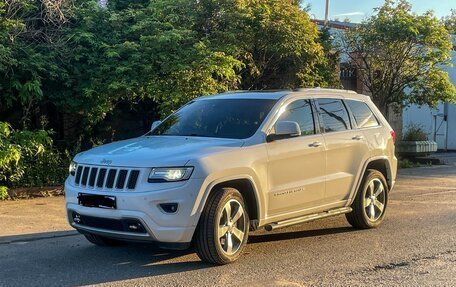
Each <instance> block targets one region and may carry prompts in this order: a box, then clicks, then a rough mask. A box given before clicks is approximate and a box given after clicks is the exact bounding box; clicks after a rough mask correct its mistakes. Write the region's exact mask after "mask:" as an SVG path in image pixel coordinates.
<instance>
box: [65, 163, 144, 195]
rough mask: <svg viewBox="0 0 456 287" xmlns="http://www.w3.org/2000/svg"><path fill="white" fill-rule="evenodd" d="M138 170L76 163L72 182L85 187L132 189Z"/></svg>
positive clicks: (137, 176)
mask: <svg viewBox="0 0 456 287" xmlns="http://www.w3.org/2000/svg"><path fill="white" fill-rule="evenodd" d="M139 175H140V170H139V169H132V168H122V167H118V168H117V167H107V166H91V165H78V168H77V170H76V174H75V179H74V183H75V185H76V186H79V187H82V188H86V189H107V190H119V191H128V190H134V189H135V188H136V185H137V183H138V180H139Z"/></svg>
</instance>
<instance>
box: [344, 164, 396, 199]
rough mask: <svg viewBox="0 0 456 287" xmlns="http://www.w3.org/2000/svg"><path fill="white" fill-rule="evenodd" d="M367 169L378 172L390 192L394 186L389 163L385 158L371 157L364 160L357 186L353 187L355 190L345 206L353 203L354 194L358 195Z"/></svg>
mask: <svg viewBox="0 0 456 287" xmlns="http://www.w3.org/2000/svg"><path fill="white" fill-rule="evenodd" d="M369 169H375V170H378V171H379V172H381V173H382V174H383V176H384V177H385V179H386V182H387V184H388V190H391V188H392V187H393V184H394V179H393V175H392V170H391V163H390V161H389V159H388V157H386V156H378V157H372V158H369V159H367V160H366V162H365V163H364V165H363V168H362V169H361V173H360V175H359V177H358V181H357V184H356V185H355V189H354V191H353V192H352V195H351V196H350V200H349V201H348V203H347V206H350V205H351V204H352V202H353V200H354V199H355V197H356V194H357V193H358V190H359V186H360V185H361V183H362V181H363V178H364V175H365V174H366V171H367V170H369Z"/></svg>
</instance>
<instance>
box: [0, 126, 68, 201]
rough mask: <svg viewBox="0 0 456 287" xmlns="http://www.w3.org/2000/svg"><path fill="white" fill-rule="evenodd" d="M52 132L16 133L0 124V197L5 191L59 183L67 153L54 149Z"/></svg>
mask: <svg viewBox="0 0 456 287" xmlns="http://www.w3.org/2000/svg"><path fill="white" fill-rule="evenodd" d="M51 134H52V132H51V131H46V130H38V131H28V130H23V131H16V130H13V129H12V128H11V126H10V125H9V124H8V123H4V122H0V198H1V199H5V198H6V197H7V192H6V191H7V188H14V187H31V186H48V185H56V184H62V182H63V181H64V179H65V176H66V174H67V167H68V161H69V160H68V158H69V156H68V155H67V153H61V152H59V151H57V150H56V149H55V148H54V147H53V141H52V139H51V137H50V135H51Z"/></svg>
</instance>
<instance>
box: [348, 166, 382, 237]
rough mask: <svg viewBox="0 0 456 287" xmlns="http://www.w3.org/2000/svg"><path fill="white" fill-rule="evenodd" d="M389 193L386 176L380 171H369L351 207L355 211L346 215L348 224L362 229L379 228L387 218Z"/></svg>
mask: <svg viewBox="0 0 456 287" xmlns="http://www.w3.org/2000/svg"><path fill="white" fill-rule="evenodd" d="M388 192H389V190H388V184H387V182H386V179H385V176H383V174H382V173H381V172H379V171H378V170H374V169H369V170H367V171H366V173H365V175H364V178H363V181H362V182H361V185H360V187H359V189H358V192H357V193H356V197H355V200H354V201H353V203H352V205H351V207H352V209H353V210H352V211H351V212H350V213H347V214H346V215H345V217H346V218H347V221H348V223H350V225H352V226H353V227H356V228H360V229H369V228H375V227H378V226H379V225H380V224H381V223H382V221H383V219H384V217H385V212H386V207H387V204H388ZM381 207H383V208H381Z"/></svg>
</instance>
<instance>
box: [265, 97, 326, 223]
mask: <svg viewBox="0 0 456 287" xmlns="http://www.w3.org/2000/svg"><path fill="white" fill-rule="evenodd" d="M314 112H316V109H315V106H314V104H313V102H312V101H311V100H310V99H296V100H294V101H291V102H290V103H288V104H287V105H286V106H285V108H284V110H283V112H282V114H281V115H280V116H279V118H278V120H277V121H294V122H297V123H298V125H299V126H300V128H301V136H299V137H294V138H288V139H282V140H276V141H273V142H269V143H267V144H266V147H267V151H268V186H269V192H268V215H269V216H275V215H285V214H287V215H289V216H291V215H292V213H295V212H299V211H302V210H303V209H305V208H309V207H314V206H318V205H321V203H322V202H323V200H324V192H325V147H324V140H323V137H322V135H321V134H320V133H319V131H318V128H317V127H316V125H315V122H316V114H314ZM272 132H274V131H272Z"/></svg>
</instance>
